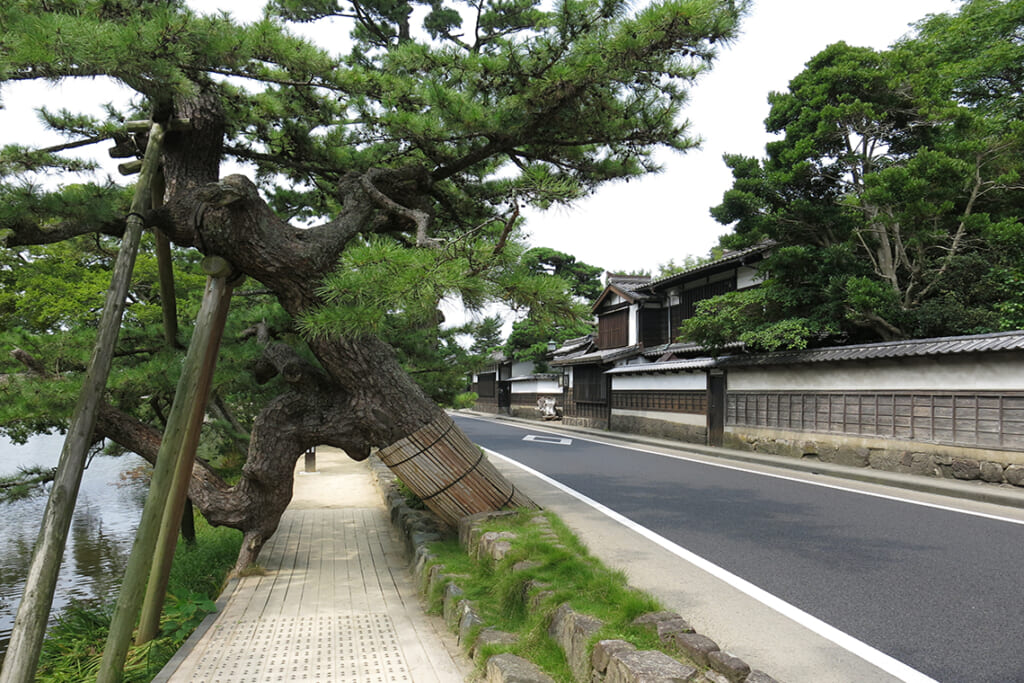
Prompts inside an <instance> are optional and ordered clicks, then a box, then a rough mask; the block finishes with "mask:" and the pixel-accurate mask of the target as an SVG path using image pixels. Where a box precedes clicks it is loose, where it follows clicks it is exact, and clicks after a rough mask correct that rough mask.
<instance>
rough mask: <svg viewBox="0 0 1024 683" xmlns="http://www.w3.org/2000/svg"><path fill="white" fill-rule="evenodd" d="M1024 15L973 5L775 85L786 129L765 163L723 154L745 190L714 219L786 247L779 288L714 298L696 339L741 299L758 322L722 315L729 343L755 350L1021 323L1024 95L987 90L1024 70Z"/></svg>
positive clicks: (827, 58)
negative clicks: (1018, 43)
mask: <svg viewBox="0 0 1024 683" xmlns="http://www.w3.org/2000/svg"><path fill="white" fill-rule="evenodd" d="M1021 5H1022V3H1020V2H1019V1H1018V2H1002V3H999V2H988V1H985V2H968V3H966V4H965V5H964V8H963V10H962V12H961V13H960V14H959V15H957V16H955V17H950V16H945V15H943V16H942V17H934V18H930V19H927V20H925V21H924V22H922V23H921V24H920V25H919V27H918V33H917V36H916V37H914V38H911V39H908V40H906V41H904V42H903V43H901V44H898V45H896V46H894V47H893V48H892V49H891V50H888V51H884V52H876V51H874V50H870V49H867V48H854V47H850V46H847V45H845V44H842V43H839V44H836V45H832V46H830V47H828V48H826V49H825V50H824V51H823V52H821V53H820V54H818V55H817V56H815V57H814V58H813V59H812V60H811V61H810V62H808V64H807V68H806V69H805V70H804V71H803V72H802V73H801V74H799V75H798V76H797V77H796V78H794V79H793V80H792V81H791V83H790V87H789V90H788V92H785V93H773V94H772V95H771V96H770V102H771V104H772V108H771V113H770V114H769V116H768V119H767V120H766V127H767V129H768V131H769V132H772V133H777V134H779V135H781V136H782V137H781V138H780V139H779V140H777V141H775V142H772V143H769V144H768V145H767V148H766V151H767V157H766V158H765V159H763V160H756V159H750V158H744V157H738V156H730V157H727V158H726V163H727V164H728V165H729V167H730V168H731V169H732V172H733V177H734V184H733V187H732V189H731V190H729V191H728V192H726V194H725V196H724V197H723V202H722V203H721V204H720V205H718V206H716V207H714V208H713V209H712V215H713V216H714V217H715V218H716V219H717V220H719V221H720V222H721V223H723V224H726V225H732V226H733V227H734V232H733V234H732V235H728V236H726V237H725V238H723V240H722V242H723V244H724V245H726V246H729V247H741V246H749V245H751V244H754V243H756V242H758V241H760V240H763V239H765V238H770V239H773V240H775V241H776V242H777V243H778V246H777V248H776V249H775V250H774V252H773V254H772V256H771V257H770V258H769V259H767V260H766V262H765V264H764V270H765V271H766V272H767V273H768V274H769V275H770V279H769V281H768V282H767V283H765V285H763V286H762V289H763V291H762V292H760V293H758V294H757V295H752V294H748V293H742V292H739V293H732V294H729V295H725V296H724V297H722V298H720V299H718V300H715V301H709V302H707V303H706V304H705V305H704V306H703V307H702V309H701V313H700V315H699V316H698V318H697V319H694V320H693V321H690V322H688V323H686V324H685V325H684V329H683V335H684V336H686V337H687V338H691V339H697V340H704V341H707V342H709V343H710V342H711V341H712V339H714V338H716V337H717V338H719V339H721V338H723V337H724V334H725V327H724V325H722V326H718V327H717V328H716V325H717V323H716V322H715V320H714V316H720V315H722V314H723V311H724V310H725V309H727V308H730V307H732V308H735V309H738V310H745V311H746V313H747V315H745V316H741V315H739V314H738V312H737V313H735V314H730V315H725V316H724V317H723V318H722V319H723V320H726V319H732V320H735V321H736V324H737V327H735V328H733V329H731V330H730V333H732V334H734V335H736V336H734V338H742V339H744V340H745V341H747V342H748V343H750V344H751V345H752V346H754V347H759V348H779V347H787V346H788V347H801V346H805V345H807V344H811V343H816V342H817V341H820V340H822V339H826V338H837V337H838V338H842V339H847V340H851V341H853V340H876V339H901V338H907V337H923V336H937V335H947V334H966V333H976V332H985V331H993V330H996V329H1000V328H1005V327H1016V326H1019V325H1020V324H1021V323H1022V322H1024V321H1022V320H1021V319H1020V318H1019V317H1017V318H1015V317H1014V312H1015V311H1018V310H1019V309H1016V308H1014V306H1013V305H1012V304H1014V302H1015V301H1016V302H1018V303H1019V301H1020V299H1019V295H1012V296H1011V297H1010V299H1007V294H1008V293H1009V292H1011V291H1012V290H1014V288H1015V286H1014V282H1019V281H1020V275H1021V273H1020V270H1019V263H1020V261H1019V255H1020V253H1021V248H1022V247H1024V233H1022V231H1021V223H1020V218H1021V215H1020V211H1019V209H1018V208H1017V207H1018V206H1019V202H1020V199H1019V196H1020V195H1019V193H1020V190H1021V188H1022V184H1021V172H1022V170H1024V169H1022V164H1021V158H1022V157H1021V152H1022V151H1024V135H1022V132H1024V129H1022V122H1021V121H1020V120H1019V117H1017V116H1016V113H1015V112H1014V111H1013V107H1012V106H1010V104H1009V101H1010V100H1012V98H1009V100H1008V99H1007V98H1002V97H991V98H987V99H986V98H984V97H980V96H977V93H978V92H980V91H984V90H986V88H985V87H983V86H982V82H985V81H986V79H989V80H991V79H992V78H994V77H996V76H997V74H996V72H997V71H998V72H999V73H998V76H999V77H1008V78H1012V74H1013V73H1014V72H1015V70H1019V64H1018V63H1017V62H1015V61H1013V60H1014V59H1016V53H1015V52H1014V51H1013V50H1009V51H1008V50H1002V49H1001V48H999V47H998V46H999V45H1000V44H1001V41H1002V40H1003V39H1004V38H1005V37H1006V36H1007V35H1013V34H1014V32H1017V33H1019V31H1020V29H1021V26H1022V24H1021V13H1020V8H1021ZM994 9H999V10H1000V12H999V13H996V14H997V15H998V16H999V17H1000V21H1001V22H1002V23H1000V30H999V31H994V30H991V26H990V24H991V22H992V21H994V19H993V15H990V14H989V13H987V12H988V10H994ZM963 35H969V36H971V38H970V39H969V40H963V39H962V38H961V37H962V36H963ZM957 41H959V42H957ZM967 46H969V47H967ZM940 48H941V49H940ZM986 49H987V50H988V53H986V54H989V56H990V58H988V59H979V58H978V54H979V53H985V50H986ZM975 50H977V51H979V52H975ZM996 54H998V55H999V57H1000V58H1001V59H1002V60H1003V61H999V60H998V59H996V58H995V56H994V55H996ZM1020 85H1021V84H1020V83H1019V82H1017V84H1016V87H1018V88H1019V87H1020ZM972 93H974V94H972ZM971 98H974V99H971ZM754 298H756V299H757V300H758V301H759V304H758V305H757V306H752V305H751V304H752V301H753V299H754Z"/></svg>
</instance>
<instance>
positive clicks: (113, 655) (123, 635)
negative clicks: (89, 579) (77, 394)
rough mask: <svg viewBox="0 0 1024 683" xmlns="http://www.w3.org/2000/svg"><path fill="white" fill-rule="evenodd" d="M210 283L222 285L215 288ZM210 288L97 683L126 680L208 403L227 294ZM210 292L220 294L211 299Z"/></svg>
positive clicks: (159, 458)
mask: <svg viewBox="0 0 1024 683" xmlns="http://www.w3.org/2000/svg"><path fill="white" fill-rule="evenodd" d="M210 282H219V284H218V286H216V287H211V284H210ZM210 282H208V283H207V294H206V295H204V297H203V305H202V307H201V308H200V310H199V315H198V316H197V317H196V329H195V332H194V333H193V342H192V343H191V344H189V348H188V353H187V354H186V356H185V365H184V367H183V368H182V373H181V377H180V378H179V380H178V386H177V389H176V390H175V394H174V403H173V405H172V406H171V412H170V414H169V415H168V418H167V428H166V430H165V431H164V436H163V439H162V440H161V442H160V451H159V452H158V453H157V460H156V466H155V467H154V468H153V477H152V479H151V480H150V484H149V495H148V496H147V497H146V505H145V507H144V508H143V510H142V520H141V521H140V522H139V529H138V532H137V533H136V536H135V544H134V545H133V546H132V552H131V555H130V556H129V558H128V567H127V568H126V569H125V576H124V580H123V581H122V583H121V591H120V593H119V594H118V598H117V606H116V607H115V609H114V616H113V620H112V622H111V624H110V633H109V634H108V637H107V644H106V647H105V648H104V651H103V660H102V662H101V663H100V671H99V676H98V677H97V679H96V680H97V683H117V682H118V681H120V680H121V676H122V673H123V667H124V661H125V657H126V656H127V654H128V647H129V645H130V641H131V635H132V628H133V627H134V626H135V619H136V617H137V616H138V614H139V607H140V605H141V604H142V598H143V592H144V591H145V589H146V584H147V578H148V575H149V570H150V568H151V566H152V557H153V553H154V550H155V548H156V544H157V539H158V535H159V531H160V524H161V522H162V520H163V518H164V512H165V509H166V508H167V501H168V498H169V495H170V492H171V488H172V484H173V479H174V475H175V470H176V469H177V462H176V461H177V459H178V458H177V456H178V455H179V454H180V453H181V452H182V449H183V446H184V444H185V439H186V432H187V430H188V424H189V421H190V418H189V416H190V413H191V409H192V407H193V405H195V404H203V405H205V403H206V401H205V398H202V397H199V396H198V395H197V388H198V386H199V382H200V378H201V374H202V366H203V359H204V358H205V357H206V355H207V354H208V353H209V347H210V344H209V342H210V341H211V339H212V338H213V337H212V335H211V330H212V329H214V328H215V327H216V325H217V322H216V321H217V317H218V315H219V311H220V310H221V302H222V301H223V293H224V290H225V289H226V288H227V287H226V284H225V282H224V280H223V278H211V281H210ZM211 289H214V290H216V292H215V293H211ZM227 289H229V288H227ZM228 293H230V292H228ZM179 519H180V517H179Z"/></svg>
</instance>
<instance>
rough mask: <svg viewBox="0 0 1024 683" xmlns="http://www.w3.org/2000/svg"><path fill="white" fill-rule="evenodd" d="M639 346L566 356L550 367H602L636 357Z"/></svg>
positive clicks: (553, 362)
mask: <svg viewBox="0 0 1024 683" xmlns="http://www.w3.org/2000/svg"><path fill="white" fill-rule="evenodd" d="M639 351H640V347H639V346H625V347H621V348H617V349H601V350H599V351H583V352H576V353H570V354H566V355H565V356H560V357H558V358H555V359H554V360H552V361H551V365H556V366H563V365H602V364H605V363H611V362H612V361H616V360H622V359H623V358H629V357H631V356H636V355H637V354H638V353H639Z"/></svg>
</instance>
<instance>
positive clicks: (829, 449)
mask: <svg viewBox="0 0 1024 683" xmlns="http://www.w3.org/2000/svg"><path fill="white" fill-rule="evenodd" d="M725 425H726V426H725V436H724V444H723V445H724V446H726V447H732V448H742V449H748V450H755V451H762V452H768V453H774V454H778V455H788V456H793V457H799V458H809V459H817V460H821V461H824V462H835V463H839V464H845V465H854V466H859V467H873V468H877V469H883V470H889V471H897V472H908V473H915V474H928V475H933V476H943V477H954V478H957V479H981V480H985V481H990V482H996V483H999V482H1006V483H1011V484H1015V485H1020V486H1024V356H1022V354H1020V353H988V354H975V355H956V356H952V355H950V356H934V357H925V358H902V359H876V360H870V361H856V362H851V361H846V362H829V363H808V364H803V365H790V366H772V367H731V368H729V369H728V371H727V395H726V416H725Z"/></svg>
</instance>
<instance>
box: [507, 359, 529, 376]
mask: <svg viewBox="0 0 1024 683" xmlns="http://www.w3.org/2000/svg"><path fill="white" fill-rule="evenodd" d="M532 374H533V361H532V360H517V361H513V362H512V377H522V376H523V375H532Z"/></svg>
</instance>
